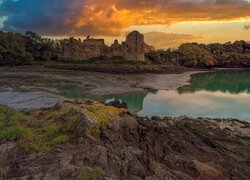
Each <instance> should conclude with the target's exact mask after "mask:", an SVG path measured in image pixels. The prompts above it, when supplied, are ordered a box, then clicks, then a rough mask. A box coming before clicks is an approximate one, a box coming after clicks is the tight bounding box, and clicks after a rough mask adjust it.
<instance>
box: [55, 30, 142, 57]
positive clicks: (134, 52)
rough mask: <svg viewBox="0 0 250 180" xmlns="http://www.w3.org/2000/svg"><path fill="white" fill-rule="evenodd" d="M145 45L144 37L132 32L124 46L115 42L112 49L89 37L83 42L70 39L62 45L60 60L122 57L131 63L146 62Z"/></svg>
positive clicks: (102, 41) (123, 43)
mask: <svg viewBox="0 0 250 180" xmlns="http://www.w3.org/2000/svg"><path fill="white" fill-rule="evenodd" d="M144 44H145V43H144V36H143V35H142V34H140V33H139V32H138V31H133V32H131V33H130V34H129V35H128V36H127V38H126V41H125V42H122V44H119V43H118V41H117V40H115V41H114V44H112V45H111V46H110V47H109V46H107V45H106V44H105V42H104V39H93V38H90V37H89V36H88V37H87V38H86V39H85V40H83V42H81V40H76V39H74V38H70V39H69V40H68V41H65V42H62V43H61V52H60V54H59V55H58V58H59V59H64V60H88V59H91V58H93V57H99V56H107V57H112V56H121V57H124V58H125V59H126V60H130V61H145V57H144V56H145V45H144Z"/></svg>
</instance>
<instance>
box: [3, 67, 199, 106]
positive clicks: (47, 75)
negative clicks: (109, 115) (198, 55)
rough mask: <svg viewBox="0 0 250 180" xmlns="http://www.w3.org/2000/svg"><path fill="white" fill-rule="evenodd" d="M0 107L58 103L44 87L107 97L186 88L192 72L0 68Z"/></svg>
mask: <svg viewBox="0 0 250 180" xmlns="http://www.w3.org/2000/svg"><path fill="white" fill-rule="evenodd" d="M0 70H1V71H0V104H6V105H9V106H11V107H13V108H16V109H32V108H35V109H37V108H42V107H52V106H54V105H55V103H57V102H60V101H62V97H60V96H59V94H58V91H57V89H55V88H51V87H48V84H70V85H76V86H79V87H81V88H83V89H84V90H86V92H88V93H90V94H96V95H107V94H122V93H128V92H139V91H144V89H145V88H150V89H158V90H174V89H177V88H178V87H181V86H184V85H188V84H189V80H190V76H191V75H192V74H194V73H198V72H195V71H192V72H184V73H182V74H133V75H131V74H128V75H124V74H123V75H118V74H107V73H94V72H78V71H66V70H53V71H52V70H46V69H45V70H41V69H33V70H31V69H25V68H4V69H0Z"/></svg>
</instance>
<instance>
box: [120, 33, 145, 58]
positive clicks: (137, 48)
mask: <svg viewBox="0 0 250 180" xmlns="http://www.w3.org/2000/svg"><path fill="white" fill-rule="evenodd" d="M123 46H125V47H123V48H124V57H125V59H127V60H130V61H145V50H144V36H143V35H142V34H140V33H139V32H138V31H133V32H131V33H129V35H128V36H127V38H126V41H125V43H124V44H123Z"/></svg>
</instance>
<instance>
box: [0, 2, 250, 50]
mask: <svg viewBox="0 0 250 180" xmlns="http://www.w3.org/2000/svg"><path fill="white" fill-rule="evenodd" d="M0 2H1V3H0V28H1V29H3V30H5V31H11V32H22V33H24V32H25V31H27V30H31V31H34V32H36V33H38V34H39V35H42V36H46V37H48V36H49V37H58V38H60V37H68V36H77V37H83V36H86V35H91V36H93V37H97V36H99V37H104V38H105V40H106V41H108V43H112V42H113V40H114V38H116V39H119V40H120V41H121V40H124V37H123V36H124V34H126V32H130V31H132V30H139V31H140V32H141V33H143V34H145V39H146V41H149V43H150V44H152V45H154V46H156V47H157V48H166V47H176V46H178V45H179V43H183V42H189V41H197V42H200V43H212V42H220V43H223V42H227V41H234V40H241V39H243V40H246V41H250V34H249V33H250V31H249V28H248V26H249V24H250V0H54V1H51V0H4V1H1V0H0ZM156 32H158V33H156Z"/></svg>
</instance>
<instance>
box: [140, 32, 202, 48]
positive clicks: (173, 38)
mask: <svg viewBox="0 0 250 180" xmlns="http://www.w3.org/2000/svg"><path fill="white" fill-rule="evenodd" d="M144 37H145V42H147V43H148V44H152V45H154V47H155V48H157V49H161V48H168V47H177V46H179V45H180V44H182V43H186V42H193V41H194V40H196V39H200V38H203V36H202V35H189V34H177V33H165V32H149V33H145V34H144Z"/></svg>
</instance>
